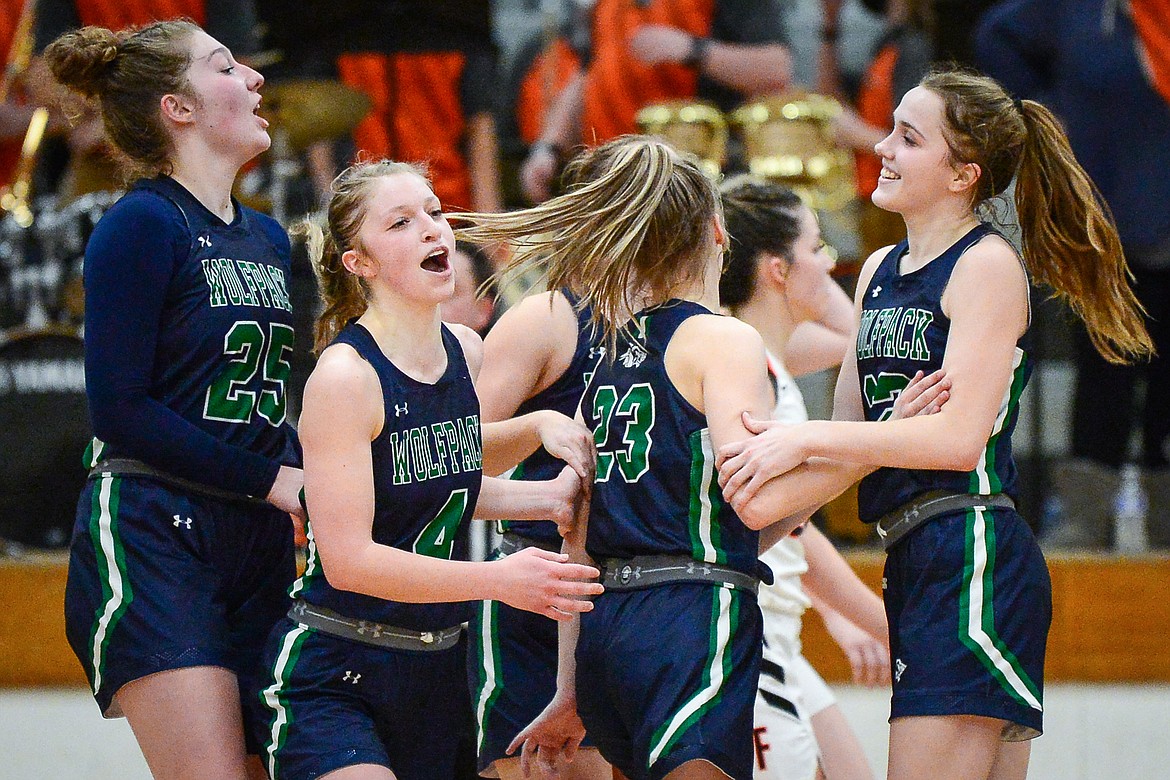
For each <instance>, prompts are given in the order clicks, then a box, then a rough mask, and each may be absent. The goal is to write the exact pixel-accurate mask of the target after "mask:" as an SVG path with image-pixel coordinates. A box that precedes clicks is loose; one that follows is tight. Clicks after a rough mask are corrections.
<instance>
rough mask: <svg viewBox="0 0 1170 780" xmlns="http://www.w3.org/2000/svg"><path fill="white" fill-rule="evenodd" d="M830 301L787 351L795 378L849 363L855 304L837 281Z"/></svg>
mask: <svg viewBox="0 0 1170 780" xmlns="http://www.w3.org/2000/svg"><path fill="white" fill-rule="evenodd" d="M829 285H830V300H829V304H828V306H826V307H825V313H824V314H823V315H821V317H820V318H818V319H817V320H815V321H808V322H802V323H800V324H799V325H797V326H796V330H794V331H793V332H792V337H791V338H789V339H788V344H787V346H785V348H784V365H785V366H786V367H787V368H788V370H789V371H790V372H792V375H793V376H804V375H805V374H812V373H815V372H817V371H824V370H825V369H828V368H836V367H837V366H839V365H841V363H842V361H844V360H845V358H846V355H847V354H848V352H849V350H850V347H852V345H853V342H851V341H850V340H849V339H850V336H851V335H852V334H853V301H851V300H850V299H849V295H848V294H847V293H846V292H845V291H844V290H843V289H841V285H839V284H837V283H836V282H829Z"/></svg>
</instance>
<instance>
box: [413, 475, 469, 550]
mask: <svg viewBox="0 0 1170 780" xmlns="http://www.w3.org/2000/svg"><path fill="white" fill-rule="evenodd" d="M466 509H467V488H460V489H458V490H452V491H451V495H449V496H447V502H446V503H445V504H443V508H442V509H440V510H439V513H438V514H437V515H435V519H434V520H432V521H431V522H429V523H427V524H426V527H425V528H423V529H422V531H420V532H419V535H418V538H417V539H415V540H414V547H413V548H412V549H413V551H414V552H416V553H418V554H419V555H429V556H431V557H432V558H442V559H444V560H450V559H451V550H452V549H453V548H454V546H455V534H456V532H457V531H458V530H459V522H460V521H461V520H462V519H463V512H464V511H465V510H466Z"/></svg>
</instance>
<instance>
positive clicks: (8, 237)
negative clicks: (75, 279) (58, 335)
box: [0, 212, 48, 330]
mask: <svg viewBox="0 0 1170 780" xmlns="http://www.w3.org/2000/svg"><path fill="white" fill-rule="evenodd" d="M40 271H41V265H40V248H39V247H38V246H37V244H36V234H35V233H34V232H33V231H32V229H31V228H28V227H24V226H22V225H20V224H19V223H18V222H17V220H16V217H14V216H13V215H12V214H9V213H7V212H3V216H0V330H3V329H6V328H15V327H17V326H20V325H25V324H26V323H28V322H29V321H30V319H32V320H36V319H38V318H39V319H40V322H38V323H35V324H37V325H38V326H39V325H43V324H44V323H45V322H47V321H48V315H47V314H46V313H45V312H44V307H43V305H42V304H41V303H40V301H41V295H42V288H43V284H42V281H41V278H40V276H41V274H40ZM38 310H39V311H38Z"/></svg>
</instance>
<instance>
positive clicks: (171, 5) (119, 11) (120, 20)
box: [75, 0, 207, 30]
mask: <svg viewBox="0 0 1170 780" xmlns="http://www.w3.org/2000/svg"><path fill="white" fill-rule="evenodd" d="M75 5H76V8H77V15H78V17H79V18H80V19H81V23H82V24H83V25H91V24H93V25H98V26H100V27H107V28H109V29H111V30H121V29H124V28H126V27H131V26H139V25H144V24H150V23H151V22H155V21H160V20H164V19H174V18H175V17H178V16H186V17H189V18H191V19H194V20H195V23H196V24H198V25H199V26H200V27H204V26H206V19H207V14H206V12H205V9H204V7H203V0H76V2H75Z"/></svg>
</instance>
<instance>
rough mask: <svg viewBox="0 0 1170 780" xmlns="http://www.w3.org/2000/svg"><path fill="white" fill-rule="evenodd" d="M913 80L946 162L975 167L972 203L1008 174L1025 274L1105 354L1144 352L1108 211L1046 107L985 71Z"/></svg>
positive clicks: (1129, 356)
mask: <svg viewBox="0 0 1170 780" xmlns="http://www.w3.org/2000/svg"><path fill="white" fill-rule="evenodd" d="M921 86H922V87H924V88H926V89H928V90H930V91H931V92H933V93H935V94H936V95H938V96H939V97H941V98H942V101H943V104H944V107H945V108H944V123H943V134H944V135H945V137H946V140H947V145H948V146H949V147H950V155H951V158H952V161H954V162H956V163H959V164H965V163H975V164H976V165H978V166H979V168H980V171H981V175H980V176H979V179H978V181H977V183H976V187H975V192H974V195H973V199H974V204H976V205H978V204H980V203H983V202H985V201H987V200H988V199H990V198H993V197H995V196H997V195H1000V194H1001V193H1002V192H1003V191H1004V190H1006V189H1007V187H1008V185H1009V184H1010V183H1011V181H1012V178H1013V177H1015V179H1016V195H1015V203H1016V211H1017V213H1018V214H1019V217H1020V227H1021V230H1022V232H1023V249H1024V262H1025V265H1026V266H1027V268H1028V272H1029V274H1030V275H1031V276H1032V278H1033V280H1034V281H1036V282H1039V283H1041V284H1045V285H1047V286H1049V287H1051V288H1052V290H1053V291H1054V295H1055V296H1056V297H1058V298H1060V299H1062V300H1064V301H1066V302H1067V303H1068V305H1069V306H1070V307H1071V308H1072V310H1073V311H1074V312H1075V313H1076V315H1077V316H1078V317H1079V318H1080V319H1081V320H1082V321H1083V322H1084V323H1085V327H1086V328H1087V329H1088V332H1089V338H1090V339H1091V340H1092V342H1093V346H1094V347H1095V348H1096V349H1097V351H1098V352H1099V353H1101V355H1102V356H1103V357H1104V358H1105V359H1106V360H1108V361H1109V362H1111V363H1127V362H1133V361H1135V360H1138V359H1142V358H1146V357H1149V356H1150V355H1152V354H1153V352H1154V344H1153V341H1151V339H1150V336H1149V333H1148V332H1147V331H1146V326H1145V323H1144V321H1143V318H1142V315H1143V314H1144V310H1143V309H1142V306H1141V304H1140V303H1139V302H1138V299H1137V297H1136V296H1135V295H1134V293H1133V290H1132V289H1131V288H1130V285H1129V282H1130V280H1131V279H1132V278H1133V275H1132V274H1131V273H1130V271H1129V266H1128V265H1127V264H1126V262H1125V254H1124V252H1123V251H1122V248H1121V239H1120V237H1119V236H1118V235H1117V227H1116V226H1115V225H1114V224H1113V216H1112V214H1111V213H1110V211H1109V207H1108V206H1107V205H1106V204H1105V201H1104V200H1103V199H1102V197H1101V193H1100V192H1099V191H1098V190H1097V187H1096V185H1094V184H1093V181H1092V180H1091V179H1090V178H1089V175H1088V174H1087V173H1085V170H1084V168H1082V167H1081V165H1080V163H1079V162H1077V159H1076V156H1075V155H1074V154H1073V151H1072V148H1071V147H1070V146H1069V143H1068V137H1067V136H1066V135H1065V132H1064V129H1063V128H1062V127H1061V125H1060V122H1059V121H1058V120H1057V119H1056V117H1055V116H1054V115H1053V114H1052V112H1051V111H1049V110H1048V109H1047V108H1045V107H1044V106H1043V105H1041V104H1040V103H1037V102H1035V101H1033V100H1023V101H1014V100H1012V98H1011V96H1010V95H1008V93H1007V92H1006V91H1005V90H1004V88H1003V87H1002V86H1001V85H1000V84H999V83H998V82H996V81H994V80H993V79H990V78H988V77H986V76H982V75H978V74H975V73H970V72H967V71H962V70H953V69H948V70H937V71H933V72H931V73H930V74H928V75H927V76H926V77H925V78H924V79H923V80H922V81H921Z"/></svg>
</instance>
